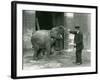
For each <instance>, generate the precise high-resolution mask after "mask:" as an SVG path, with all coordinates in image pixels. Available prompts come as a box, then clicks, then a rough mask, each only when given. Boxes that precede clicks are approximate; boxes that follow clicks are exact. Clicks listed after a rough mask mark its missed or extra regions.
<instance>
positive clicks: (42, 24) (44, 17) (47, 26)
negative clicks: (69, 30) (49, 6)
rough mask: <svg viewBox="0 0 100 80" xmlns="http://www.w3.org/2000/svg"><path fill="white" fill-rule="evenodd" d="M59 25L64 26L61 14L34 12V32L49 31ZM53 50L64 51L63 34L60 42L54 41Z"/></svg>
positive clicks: (62, 14)
mask: <svg viewBox="0 0 100 80" xmlns="http://www.w3.org/2000/svg"><path fill="white" fill-rule="evenodd" d="M60 25H62V26H64V13H63V12H45V11H37V12H36V30H39V29H40V30H51V29H52V28H53V27H55V26H60ZM55 49H56V50H61V49H64V34H63V39H62V40H57V41H56V45H55Z"/></svg>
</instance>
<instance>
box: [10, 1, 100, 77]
mask: <svg viewBox="0 0 100 80" xmlns="http://www.w3.org/2000/svg"><path fill="white" fill-rule="evenodd" d="M18 4H26V5H27V4H28V5H45V6H59V7H77V8H91V9H95V10H96V12H95V13H96V15H95V16H96V17H95V18H96V19H95V20H96V21H95V23H96V24H95V30H96V31H95V32H96V33H95V34H96V35H95V41H96V42H95V45H96V46H95V50H96V51H95V53H96V54H95V57H96V58H95V59H96V60H95V61H96V62H95V71H93V72H83V73H82V72H79V73H66V72H65V73H63V74H62V73H61V74H47V75H30V76H17V5H18ZM97 24H98V7H97V6H89V5H73V4H57V3H41V2H25V1H12V2H11V78H13V79H22V78H41V77H56V76H68V75H69V76H70V75H85V74H97V73H98V61H97V59H98V53H97V50H98V47H97V46H98V45H97V44H98V41H97V37H98V36H97V34H98V26H97Z"/></svg>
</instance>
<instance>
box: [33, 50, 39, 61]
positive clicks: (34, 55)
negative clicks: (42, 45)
mask: <svg viewBox="0 0 100 80" xmlns="http://www.w3.org/2000/svg"><path fill="white" fill-rule="evenodd" d="M37 52H38V49H34V54H33V59H34V60H37Z"/></svg>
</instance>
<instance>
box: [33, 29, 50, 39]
mask: <svg viewBox="0 0 100 80" xmlns="http://www.w3.org/2000/svg"><path fill="white" fill-rule="evenodd" d="M48 35H49V30H38V31H36V32H35V33H34V34H33V35H32V36H33V37H34V38H45V37H48Z"/></svg>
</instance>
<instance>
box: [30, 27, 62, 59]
mask: <svg viewBox="0 0 100 80" xmlns="http://www.w3.org/2000/svg"><path fill="white" fill-rule="evenodd" d="M62 29H63V28H62V27H54V28H52V29H51V30H38V31H36V32H35V33H34V34H33V35H32V37H31V43H32V46H33V48H34V59H39V55H40V53H46V57H49V55H50V53H51V50H52V48H53V47H54V43H55V41H56V39H60V38H62V35H61V30H62Z"/></svg>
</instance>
